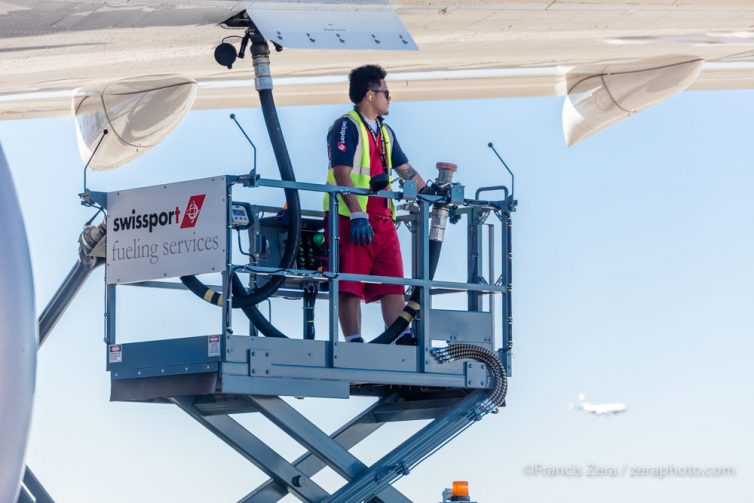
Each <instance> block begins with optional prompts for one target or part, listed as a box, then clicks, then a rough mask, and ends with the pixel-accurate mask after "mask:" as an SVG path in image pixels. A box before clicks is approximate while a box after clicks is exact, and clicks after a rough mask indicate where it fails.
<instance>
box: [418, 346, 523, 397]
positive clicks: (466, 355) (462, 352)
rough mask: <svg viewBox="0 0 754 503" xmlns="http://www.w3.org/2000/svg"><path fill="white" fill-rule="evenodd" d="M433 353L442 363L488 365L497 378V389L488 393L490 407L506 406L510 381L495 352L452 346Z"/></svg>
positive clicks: (438, 349) (434, 350) (475, 347)
mask: <svg viewBox="0 0 754 503" xmlns="http://www.w3.org/2000/svg"><path fill="white" fill-rule="evenodd" d="M431 353H432V356H434V357H435V358H436V359H437V361H439V362H440V363H446V362H452V361H455V360H463V359H471V360H476V361H478V362H482V363H484V364H485V365H487V368H488V369H489V370H490V372H492V376H493V377H494V378H495V387H494V388H492V391H490V392H489V393H488V395H489V397H488V399H489V401H490V405H491V406H494V407H502V406H503V405H504V404H505V395H506V393H507V392H508V379H507V377H506V375H505V367H503V364H502V363H501V362H500V360H499V359H498V357H497V355H496V354H495V352H494V351H491V350H489V349H487V348H484V347H481V346H477V345H475V344H450V345H448V346H447V347H444V348H434V349H432V350H431Z"/></svg>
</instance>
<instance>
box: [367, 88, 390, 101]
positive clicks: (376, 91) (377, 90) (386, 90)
mask: <svg viewBox="0 0 754 503" xmlns="http://www.w3.org/2000/svg"><path fill="white" fill-rule="evenodd" d="M371 91H372V92H373V93H384V94H385V99H386V100H389V99H390V90H388V89H371Z"/></svg>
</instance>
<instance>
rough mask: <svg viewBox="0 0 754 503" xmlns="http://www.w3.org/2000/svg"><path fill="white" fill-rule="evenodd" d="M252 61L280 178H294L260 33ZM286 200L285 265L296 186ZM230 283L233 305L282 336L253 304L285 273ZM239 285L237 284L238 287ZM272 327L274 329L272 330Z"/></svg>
mask: <svg viewBox="0 0 754 503" xmlns="http://www.w3.org/2000/svg"><path fill="white" fill-rule="evenodd" d="M251 40H252V47H251V53H252V61H253V65H254V72H255V79H254V83H255V87H256V89H257V92H258V93H259V101H260V103H261V107H262V114H263V115H264V122H265V125H266V127H267V134H268V136H269V137H270V143H271V144H272V150H273V152H274V154H275V160H276V161H277V165H278V170H279V171H280V178H281V179H282V180H284V181H288V182H295V181H296V177H295V174H294V172H293V166H292V164H291V159H290V156H289V155H288V148H287V147H286V144H285V138H284V136H283V131H282V128H281V127H280V121H279V119H278V115H277V110H276V108H275V100H274V98H273V95H272V76H271V74H270V59H269V55H270V51H269V47H268V46H267V42H266V41H265V40H264V39H263V38H262V37H261V36H260V35H259V34H254V35H252V38H251ZM285 201H286V204H287V206H288V212H289V218H288V229H287V230H288V239H287V241H286V245H285V249H284V251H283V256H282V258H281V259H280V266H279V267H280V268H281V269H288V268H289V267H291V266H292V265H293V262H294V260H295V258H296V249H297V248H298V242H299V236H300V235H301V218H300V217H301V203H300V201H299V197H298V190H296V189H290V188H286V189H285ZM233 277H234V278H235V280H234V279H233V278H231V279H232V281H233V284H234V285H235V284H236V283H238V285H236V287H235V288H234V290H235V291H234V294H233V308H240V309H243V310H244V313H245V314H246V315H247V316H249V319H251V321H252V323H254V325H255V326H256V327H257V328H258V329H259V330H260V332H262V333H264V334H265V335H268V336H272V337H285V336H284V335H283V334H282V333H280V331H278V330H277V329H274V327H272V325H271V324H270V323H269V322H268V321H267V320H266V319H265V318H264V316H263V315H262V314H261V313H260V312H259V310H258V309H257V308H256V305H257V304H258V303H260V302H262V301H264V300H265V299H267V298H269V297H270V296H271V295H272V294H273V293H275V291H276V290H277V289H278V288H280V286H281V285H282V284H283V282H284V281H285V277H284V276H272V277H271V278H270V280H269V281H267V282H266V283H265V284H264V285H263V286H261V287H259V288H256V289H253V290H251V291H247V290H246V288H244V287H243V285H242V284H241V283H240V280H238V278H237V277H236V275H235V274H233ZM181 282H182V283H183V284H184V285H185V286H186V288H188V289H189V290H190V291H191V292H193V293H194V294H195V295H197V296H198V297H200V298H202V299H204V300H206V301H207V302H210V303H212V304H215V305H222V303H223V298H222V295H221V294H220V293H218V292H216V291H214V290H213V289H211V288H209V287H207V286H206V285H204V284H203V283H202V282H201V281H199V280H198V279H197V278H196V276H182V277H181ZM238 286H240V288H238ZM273 329H274V330H273ZM270 334H277V335H270Z"/></svg>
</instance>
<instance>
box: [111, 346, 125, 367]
mask: <svg viewBox="0 0 754 503" xmlns="http://www.w3.org/2000/svg"><path fill="white" fill-rule="evenodd" d="M107 361H108V362H109V363H121V362H122V361H123V346H121V345H120V344H111V345H110V348H109V350H108V352H107Z"/></svg>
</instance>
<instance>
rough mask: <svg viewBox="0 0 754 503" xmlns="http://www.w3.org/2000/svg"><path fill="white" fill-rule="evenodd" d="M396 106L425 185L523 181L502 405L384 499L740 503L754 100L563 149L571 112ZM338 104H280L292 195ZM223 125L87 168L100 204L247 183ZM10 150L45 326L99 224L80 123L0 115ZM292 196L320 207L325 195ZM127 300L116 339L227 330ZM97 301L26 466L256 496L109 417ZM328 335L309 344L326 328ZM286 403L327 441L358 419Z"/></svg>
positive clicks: (186, 424) (190, 429)
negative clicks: (81, 241)
mask: <svg viewBox="0 0 754 503" xmlns="http://www.w3.org/2000/svg"><path fill="white" fill-rule="evenodd" d="M394 94H395V102H394V104H393V107H392V111H391V114H390V116H389V118H388V120H389V122H390V124H391V125H392V126H393V127H394V129H395V130H396V132H397V134H398V137H399V139H400V141H401V144H402V146H403V149H404V150H405V152H406V153H407V154H408V156H409V158H410V160H411V162H412V164H413V165H414V166H415V167H417V169H419V170H420V171H421V172H422V174H423V175H424V176H425V178H429V177H431V176H433V175H434V173H433V171H434V168H433V166H434V164H435V162H437V161H450V162H456V163H458V165H459V172H458V175H457V180H458V181H461V182H462V183H464V184H465V185H466V187H467V194H470V193H473V191H474V190H475V189H476V188H477V187H480V186H484V185H496V184H499V183H503V182H505V181H507V178H506V177H505V174H504V171H503V169H502V167H500V166H499V164H498V163H497V161H496V160H495V159H494V157H493V156H492V154H491V153H490V152H489V150H488V149H487V148H486V144H487V142H489V141H493V142H495V144H496V145H497V147H498V148H499V149H500V151H501V153H502V155H503V156H504V158H505V159H506V161H507V162H508V164H509V165H510V166H511V167H512V168H513V170H514V171H515V173H516V192H517V199H518V200H519V211H518V212H517V213H516V215H515V218H514V290H513V292H514V297H513V299H514V337H515V347H514V354H515V356H514V368H513V372H514V375H513V377H512V379H511V380H510V388H509V395H508V407H507V408H505V409H503V410H501V412H500V414H498V415H494V416H488V417H486V418H484V420H483V421H482V422H481V423H480V424H478V425H475V426H474V427H472V428H471V429H469V430H468V431H467V432H465V433H464V434H463V435H462V436H461V437H459V438H458V439H456V440H455V441H454V442H453V443H451V444H450V445H448V446H446V448H445V449H444V450H442V451H440V452H439V453H438V454H436V455H435V456H433V457H432V458H430V459H429V460H427V461H425V462H424V463H423V464H422V465H420V466H419V467H417V468H416V469H415V470H414V472H413V473H412V474H411V475H410V476H409V477H407V478H404V479H402V480H401V481H399V482H398V484H397V487H398V488H399V489H400V490H402V491H403V492H404V493H405V494H407V495H408V496H409V497H410V498H412V499H414V500H415V501H417V502H433V501H439V499H440V493H441V491H442V489H443V488H444V487H446V486H448V485H449V484H450V482H451V481H452V480H458V479H461V480H463V479H466V480H469V482H470V487H471V494H472V496H473V497H474V498H475V499H477V500H479V501H480V502H485V503H488V502H551V501H566V502H568V501H576V500H579V501H594V502H597V501H600V502H601V501H605V500H611V501H618V502H629V501H636V500H640V499H641V500H645V501H684V502H706V501H713V500H714V501H730V502H744V501H749V498H750V497H751V496H750V495H751V494H754V482H753V481H754V477H752V475H751V474H752V471H753V470H754V463H753V462H752V461H751V459H752V458H751V455H750V452H751V451H752V449H754V433H752V428H751V424H752V423H753V422H754V400H752V398H751V397H750V393H749V389H748V385H750V384H751V383H752V382H754V370H753V369H752V366H751V364H750V359H751V358H750V355H751V354H752V351H753V350H754V341H753V340H752V335H754V329H752V327H753V326H754V309H753V308H752V298H753V296H752V293H751V285H752V284H754V264H752V256H753V255H754V253H753V252H754V210H753V209H752V203H751V201H752V197H751V194H753V193H754V175H753V174H752V169H753V168H752V167H753V166H754V151H752V148H751V124H750V121H751V117H752V116H754V92H752V91H725V92H687V93H683V94H681V95H679V96H677V97H675V98H672V99H671V100H669V101H667V102H666V103H663V104H661V105H659V106H657V107H655V108H652V109H650V110H647V111H645V112H643V113H640V114H638V115H636V116H634V117H631V118H630V119H628V120H625V121H623V122H620V123H618V124H616V125H614V126H612V127H611V128H609V129H607V130H606V131H603V132H601V133H599V134H597V135H595V136H593V137H591V138H588V139H586V140H585V141H583V142H581V143H579V144H577V145H575V146H574V147H571V148H566V147H564V145H563V139H562V133H561V130H560V107H561V102H562V98H525V99H505V100H483V101H448V102H422V103H401V102H400V91H399V90H397V89H396V90H395V91H394ZM347 109H348V108H347V107H346V106H319V107H287V108H282V109H280V111H279V113H280V118H281V122H282V125H283V129H284V132H285V133H286V137H287V143H288V146H289V148H290V150H291V156H292V159H293V163H294V166H295V168H296V173H297V176H298V178H299V180H302V181H311V182H321V181H322V180H323V179H324V171H325V167H326V152H325V143H324V138H325V132H326V130H327V127H328V126H329V125H330V123H331V122H332V121H333V120H334V118H336V117H337V116H338V115H339V114H340V113H342V112H344V111H347ZM234 111H235V112H236V114H237V115H238V118H239V120H240V121H241V123H242V124H244V125H245V127H246V128H247V131H248V133H249V134H250V135H251V136H252V138H254V139H255V141H256V143H257V145H258V147H259V149H260V150H259V166H260V171H261V173H262V174H263V176H266V177H277V176H278V175H277V170H276V168H275V166H274V158H273V156H272V154H271V149H270V148H269V142H268V140H267V136H266V133H265V130H264V124H263V122H262V118H261V112H260V111H259V110H258V109H249V110H234ZM229 112H230V110H228V111H201V112H192V113H191V114H189V116H188V117H187V118H186V119H185V120H184V121H183V123H182V124H181V125H180V126H179V127H178V128H177V130H176V131H175V132H174V133H173V134H172V135H171V136H169V137H168V138H167V140H166V141H165V142H164V143H162V144H161V145H159V146H158V147H156V148H154V149H153V150H152V151H151V152H149V153H147V154H146V155H144V156H143V157H141V158H139V159H137V160H135V161H134V162H132V163H131V164H130V165H129V166H127V167H124V168H121V169H119V170H117V171H112V172H104V173H95V174H91V175H90V176H89V183H90V186H91V188H93V189H96V190H103V191H107V190H114V189H121V188H128V187H138V186H145V185H153V184H157V183H163V182H170V181H178V180H182V179H190V178H199V177H203V176H209V175H216V174H226V173H229V174H237V173H242V172H245V171H247V170H248V169H249V160H250V158H251V154H250V150H249V148H248V146H247V145H246V143H245V141H244V140H243V138H242V136H241V134H240V133H239V132H238V131H237V130H236V129H235V126H234V125H233V124H232V122H231V121H230V120H229V119H228V113H229ZM0 141H2V144H3V149H4V150H5V154H6V156H7V158H8V161H9V163H10V165H11V168H12V171H13V176H14V179H15V183H16V189H17V192H18V194H19V196H20V199H21V203H22V207H23V212H24V215H25V219H26V226H27V229H28V235H29V240H30V248H31V253H32V261H33V267H34V275H35V282H36V284H35V287H36V296H37V306H38V309H39V310H41V308H42V307H43V306H44V305H45V304H46V302H47V300H48V299H49V297H50V295H51V294H52V292H53V291H54V290H55V289H56V288H57V286H58V285H59V283H60V281H61V280H62V279H63V277H64V276H65V274H66V273H67V271H68V270H69V268H70V267H71V266H72V264H73V263H74V260H75V258H76V239H77V236H78V233H79V231H80V228H81V225H82V224H83V222H85V221H86V220H87V219H88V218H89V216H91V212H90V211H88V210H86V209H85V208H82V207H81V206H80V205H79V202H78V198H77V195H76V194H78V193H79V192H80V191H81V189H82V177H81V169H82V162H81V161H80V159H79V158H78V152H77V148H76V139H75V132H74V129H73V121H72V119H70V118H67V119H49V120H33V121H6V122H0ZM258 192H259V193H258V194H256V193H255V194H254V195H253V197H254V201H255V202H256V201H258V202H262V203H265V204H280V203H281V202H282V194H280V193H279V192H277V191H274V190H264V191H263V190H260V191H258ZM303 202H304V206H305V207H308V208H314V209H318V208H319V198H318V197H316V196H313V197H308V198H303ZM459 227H460V226H459ZM461 231H462V229H460V228H454V229H451V232H452V233H458V234H451V235H457V236H458V237H459V239H455V240H454V239H449V240H448V241H447V243H453V244H452V245H451V246H447V245H446V247H445V249H444V254H443V257H442V259H441V263H440V269H439V272H438V278H441V279H462V278H461V277H460V276H458V274H457V271H458V270H459V267H458V265H457V262H455V261H457V260H458V257H461V256H463V255H462V253H463V247H464V244H463V243H462V242H461V241H460V237H461V236H462V234H463V233H462V232H461ZM402 232H403V234H401V236H402V239H404V240H406V239H407V235H406V234H405V230H404V231H402ZM459 232H460V233H459ZM454 247H455V248H454ZM498 270H499V269H498ZM121 290H125V292H124V294H123V295H122V296H121V297H120V303H119V316H120V317H121V318H120V319H121V321H122V325H121V326H120V327H119V329H120V331H121V332H120V333H121V334H122V337H123V338H122V340H138V339H139V338H159V337H162V336H163V334H165V333H169V334H170V335H175V336H178V335H197V334H203V333H210V332H212V331H215V330H216V328H217V325H218V323H219V321H218V316H217V312H216V311H214V310H213V309H212V308H211V307H210V306H205V305H203V304H201V303H199V302H198V301H196V300H195V299H193V298H192V297H190V296H189V295H186V294H175V295H171V296H167V297H165V296H164V295H157V294H153V293H152V292H143V291H141V290H139V291H135V290H133V289H132V290H128V289H121ZM102 297H103V275H102V271H98V272H97V273H95V275H94V276H93V278H92V279H91V280H90V281H89V283H88V284H87V285H86V286H85V287H84V288H83V289H82V291H81V294H80V295H79V297H78V298H77V299H76V301H75V302H74V304H73V305H72V306H71V308H70V309H69V310H68V312H67V313H66V314H65V316H64V318H63V319H62V320H61V322H60V323H59V324H58V326H57V327H56V329H55V332H54V333H53V334H52V336H51V338H50V340H49V341H48V342H47V343H46V344H45V346H44V348H42V350H41V351H40V358H39V369H38V382H37V395H36V406H35V407H36V409H35V415H34V424H33V427H32V434H31V439H30V447H29V463H30V465H31V466H32V467H33V469H34V470H35V471H36V472H37V474H38V476H39V477H40V478H41V479H42V480H43V481H44V483H45V484H46V486H47V487H48V489H49V490H50V491H51V493H52V494H53V496H54V497H55V498H56V500H58V501H61V502H66V501H87V502H98V501H110V502H131V501H208V500H215V501H235V500H236V499H238V498H240V497H241V496H243V495H244V494H246V492H247V491H249V490H251V489H252V488H254V487H255V486H256V485H257V484H258V483H259V482H261V481H262V480H263V479H264V477H263V476H262V475H261V473H260V472H259V471H258V470H256V469H255V468H254V467H253V466H252V465H250V464H249V463H247V462H246V461H244V460H243V459H241V458H240V456H238V455H237V454H235V453H234V452H233V451H232V450H230V449H229V448H227V447H225V446H224V444H222V443H221V442H220V441H219V440H216V439H215V438H214V437H213V436H212V435H211V434H210V433H208V432H206V431H204V430H203V429H202V428H201V427H200V426H198V425H197V424H195V423H194V422H193V420H191V419H190V418H189V417H188V416H186V415H185V414H183V413H182V412H180V411H179V410H178V409H177V408H175V407H172V406H164V405H148V404H129V403H110V402H109V401H108V394H109V376H108V375H107V373H106V372H105V370H104V366H105V347H104V344H103V343H102V336H103V332H102V325H103V323H102V309H103V304H102ZM457 302H459V303H460V304H456V306H459V305H463V300H461V299H458V301H457ZM290 306H291V304H290V303H289V304H281V305H279V306H278V305H276V308H279V309H282V307H288V308H289V309H290ZM187 313H190V314H187ZM364 314H365V317H366V318H367V322H366V323H365V325H366V327H365V330H364V331H365V332H366V333H367V334H369V333H370V330H371V331H372V333H374V334H376V333H377V332H378V331H379V326H380V322H379V321H378V319H379V316H378V311H377V310H376V309H374V308H372V307H370V308H367V309H365V311H364ZM273 316H274V317H275V314H273ZM274 319H275V320H276V322H277V323H279V324H280V325H281V326H282V327H283V328H284V329H285V330H286V331H287V332H289V333H292V332H294V331H296V330H298V328H299V324H298V323H299V321H298V320H293V321H291V320H289V319H286V318H285V317H284V316H283V315H282V314H277V318H274ZM319 319H320V320H322V321H321V324H320V325H319V326H320V327H321V328H320V332H323V331H324V324H323V323H322V322H324V320H325V319H326V318H325V317H324V316H320V317H319ZM367 336H368V337H369V335H367ZM579 392H584V393H586V394H587V397H588V398H589V399H590V400H591V401H593V402H605V401H624V402H627V403H628V406H629V411H628V413H627V414H625V415H623V416H619V417H615V418H597V417H591V416H587V415H584V414H581V413H578V412H575V411H573V410H570V409H569V407H568V404H569V402H574V401H575V400H576V395H577V394H578V393H579ZM295 405H297V406H299V407H301V408H302V409H303V410H305V411H306V412H307V413H308V414H311V415H312V416H313V417H314V418H315V419H316V421H317V422H318V424H319V425H320V426H321V427H322V428H323V429H325V430H327V431H331V430H333V429H335V428H337V427H338V426H339V425H340V424H341V423H342V422H344V421H346V420H347V419H348V418H349V417H350V416H352V415H353V414H354V413H355V411H356V410H358V409H361V408H364V407H366V405H367V402H366V401H364V400H360V399H352V400H349V401H332V400H331V401H319V400H313V399H307V400H304V401H303V402H299V401H297V402H296V403H295ZM238 419H239V420H241V421H242V422H243V423H244V424H246V425H249V426H250V427H252V428H253V429H254V431H255V433H258V434H259V435H260V436H262V437H263V438H265V439H268V440H269V441H270V443H271V444H272V445H273V446H275V447H278V448H280V449H281V450H282V451H283V452H285V453H286V454H287V455H289V456H290V457H291V458H292V457H295V455H296V454H297V453H298V452H300V449H299V448H298V447H297V446H296V445H295V444H291V443H289V442H288V441H286V440H285V439H283V438H282V436H281V435H279V434H276V433H275V431H274V429H273V427H272V426H271V425H269V424H268V423H267V422H266V420H263V419H261V418H257V417H253V416H250V417H240V418H238ZM418 426H419V425H397V426H394V427H393V426H391V427H387V428H385V431H381V432H380V433H378V434H377V435H376V437H378V438H375V439H370V440H367V441H365V442H364V443H363V445H359V446H358V447H357V448H356V449H355V451H354V452H355V453H356V454H357V455H358V456H360V457H362V458H363V459H364V460H365V461H366V462H372V461H375V460H376V459H378V458H379V457H380V456H381V455H382V454H383V453H384V452H385V443H386V442H385V439H390V442H394V441H395V439H398V438H402V437H405V436H407V435H409V434H410V433H412V432H413V431H415V430H416V428H417V427H418ZM380 435H382V436H380ZM381 439H382V440H381ZM532 464H540V465H543V466H549V467H563V466H580V467H583V468H584V469H586V468H587V467H588V466H589V465H595V466H600V467H606V468H610V467H618V468H621V467H624V466H627V467H644V466H661V465H667V464H675V465H677V466H687V465H695V466H701V467H704V466H733V467H735V468H736V476H735V477H723V478H698V479H690V478H672V477H671V478H666V479H664V480H658V479H651V478H631V477H615V478H613V477H586V476H583V477H531V476H526V475H525V474H524V473H523V470H524V468H525V467H526V466H527V465H532ZM317 480H318V481H319V482H320V483H322V484H323V485H324V486H325V487H326V488H328V489H330V490H334V489H335V488H336V487H337V486H338V485H339V483H340V482H339V480H338V478H337V477H336V476H333V475H331V474H324V475H323V476H322V477H320V478H318V479H317Z"/></svg>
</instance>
